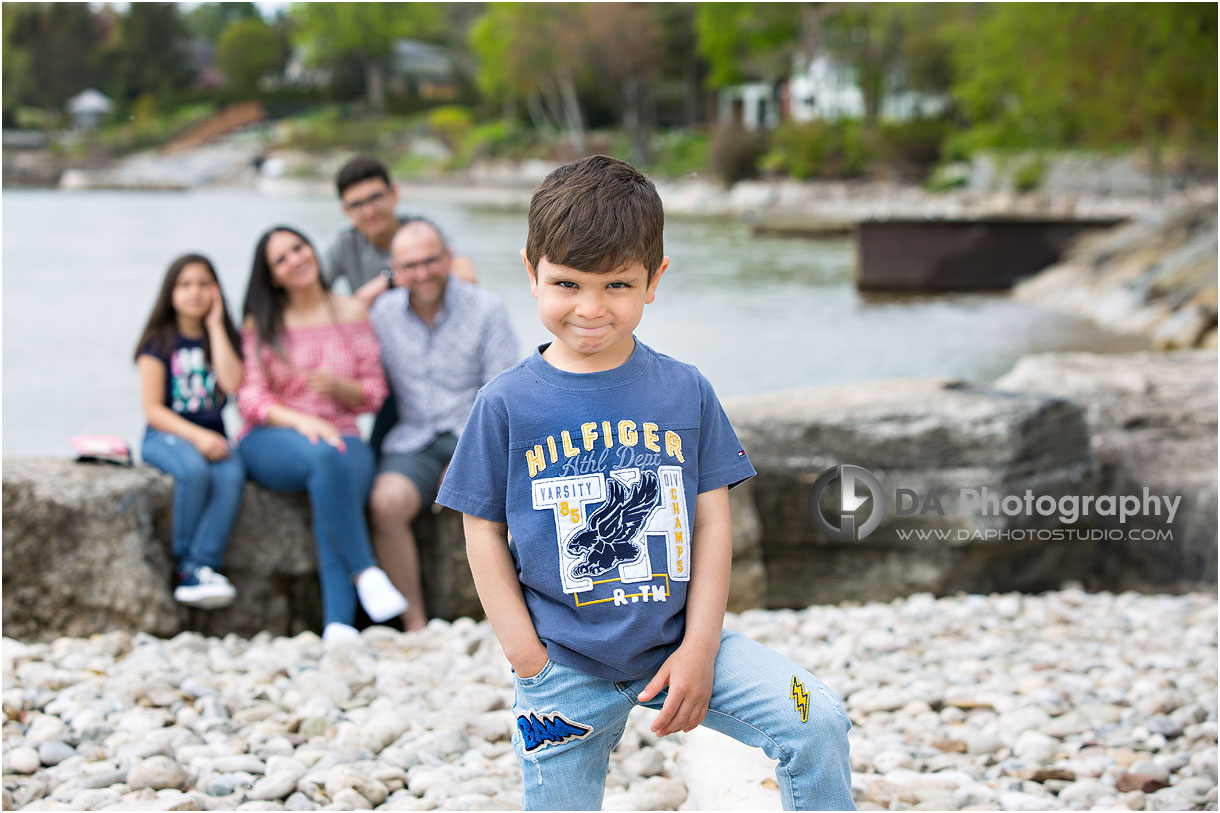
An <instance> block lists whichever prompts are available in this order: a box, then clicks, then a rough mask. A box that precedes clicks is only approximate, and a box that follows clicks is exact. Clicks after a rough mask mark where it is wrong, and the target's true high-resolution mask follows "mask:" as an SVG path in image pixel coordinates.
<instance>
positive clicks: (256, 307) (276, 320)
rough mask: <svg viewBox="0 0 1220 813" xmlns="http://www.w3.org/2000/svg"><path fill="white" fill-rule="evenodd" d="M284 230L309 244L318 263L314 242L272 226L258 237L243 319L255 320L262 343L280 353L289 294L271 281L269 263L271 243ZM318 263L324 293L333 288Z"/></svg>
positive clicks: (283, 227)
mask: <svg viewBox="0 0 1220 813" xmlns="http://www.w3.org/2000/svg"><path fill="white" fill-rule="evenodd" d="M280 231H286V232H288V233H289V234H295V235H296V236H297V237H299V238H301V240H303V241H304V243H305V245H307V246H309V247H310V249H312V250H313V252H314V260H315V261H318V259H317V258H318V252H317V249H314V245H313V243H311V242H310V241H309V238H308V237H306V236H305V235H303V234H301V233H300V232H299V231H297V230H296V229H294V228H292V227H291V226H272V227H271V228H270V229H267V231H265V232H263V236H262V237H260V238H258V245H256V246H255V247H254V264H253V266H252V267H251V268H250V282H249V284H248V285H247V286H246V301H245V302H244V303H242V308H241V311H242V318H243V319H245V318H246V317H248V316H252V317H254V332H255V335H256V336H257V337H258V344H259V345H264V344H265V345H267V346H269V347H270V348H271V349H272V350H273V351H275V352H280V337H281V336H282V335H283V333H284V304H285V303H286V302H287V301H288V295H287V294H286V293H284V289H283V288H281V287H280V286H278V285H276V284H275V281H274V280H273V279H272V278H271V263H269V262H268V261H267V243H268V241H270V240H271V235H273V234H275V233H276V232H280ZM318 263H319V265H318V283H319V284H320V285H321V286H322V290H323V291H329V290H330V286H329V285H328V284H327V283H326V278H325V277H323V276H322V266H321V263H320V261H318ZM328 304H329V301H328Z"/></svg>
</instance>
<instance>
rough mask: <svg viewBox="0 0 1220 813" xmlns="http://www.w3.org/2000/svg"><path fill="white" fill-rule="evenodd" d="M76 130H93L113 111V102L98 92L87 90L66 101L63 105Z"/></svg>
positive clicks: (91, 89)
mask: <svg viewBox="0 0 1220 813" xmlns="http://www.w3.org/2000/svg"><path fill="white" fill-rule="evenodd" d="M65 107H66V108H67V111H68V115H69V116H70V117H71V119H72V127H73V129H76V130H95V129H97V127H98V126H99V125H100V124H101V123H102V120H103V119H104V118H105V117H106V116H108V115H110V111H111V110H113V109H114V102H112V101H110V99H109V98H108V97H107V96H106V94H104V93H102V92H101V91H99V90H95V89H94V88H88V89H86V90H82V91H81V92H80V93H78V94H76V95H75V96H73V97H72V98H71V99H68V102H67V104H66V105H65Z"/></svg>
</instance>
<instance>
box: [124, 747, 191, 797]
mask: <svg viewBox="0 0 1220 813" xmlns="http://www.w3.org/2000/svg"><path fill="white" fill-rule="evenodd" d="M186 780H187V773H186V770H185V769H183V767H182V766H181V765H179V764H178V763H177V762H176V761H175V760H174V759H173V758H171V757H167V756H160V755H158V756H151V757H149V758H148V759H144V760H140V761H138V762H136V763H134V764H133V765H132V766H131V768H130V770H128V772H127V785H128V787H130V788H131V789H132V790H140V789H141V788H151V789H153V790H161V789H163V788H181V787H182V786H183V785H184V784H185V783H186Z"/></svg>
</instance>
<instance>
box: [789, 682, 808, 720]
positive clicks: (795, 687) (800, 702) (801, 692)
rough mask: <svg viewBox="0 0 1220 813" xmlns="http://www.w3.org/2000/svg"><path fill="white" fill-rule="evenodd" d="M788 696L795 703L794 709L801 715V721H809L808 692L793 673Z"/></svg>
mask: <svg viewBox="0 0 1220 813" xmlns="http://www.w3.org/2000/svg"><path fill="white" fill-rule="evenodd" d="M789 696H790V697H791V698H792V700H793V702H795V703H796V711H797V714H799V715H801V722H802V723H807V722H809V692H807V691H805V687H804V686H803V685H802V684H801V682H800V681H799V680H797V679H796V676H795V675H793V677H792V694H791V695H789Z"/></svg>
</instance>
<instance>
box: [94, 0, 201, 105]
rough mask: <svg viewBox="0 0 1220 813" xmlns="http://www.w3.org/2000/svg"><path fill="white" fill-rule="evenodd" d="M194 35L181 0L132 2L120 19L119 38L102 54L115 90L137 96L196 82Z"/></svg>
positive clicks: (167, 92) (161, 93)
mask: <svg viewBox="0 0 1220 813" xmlns="http://www.w3.org/2000/svg"><path fill="white" fill-rule="evenodd" d="M189 40H190V34H189V32H188V31H187V29H186V25H185V23H184V22H183V20H182V17H181V16H180V15H179V13H178V6H177V4H175V3H132V4H130V5H129V6H128V7H127V13H126V14H125V15H123V16H122V17H120V18H119V21H118V36H117V40H116V42H114V43H113V44H112V45H110V46H109V47H108V49H107V50H106V51H105V52H104V53H103V54H102V57H101V59H102V66H103V70H104V73H106V74H108V75H109V77H110V78H109V81H108V84H109V85H110V90H111V92H112V95H114V96H116V97H118V98H121V99H124V100H126V101H133V100H134V99H135V98H136V97H138V96H141V95H145V94H147V95H149V96H150V97H160V98H161V99H162V100H164V98H165V97H166V96H167V95H170V94H172V93H174V92H176V91H180V90H183V89H186V88H189V87H190V86H191V83H192V82H194V80H195V69H194V67H193V66H192V65H191V59H190V55H189Z"/></svg>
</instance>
